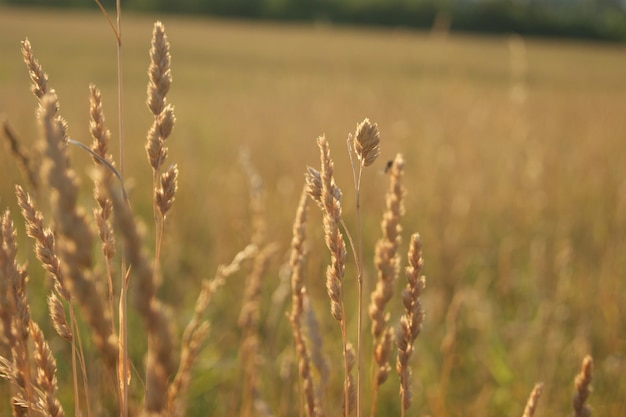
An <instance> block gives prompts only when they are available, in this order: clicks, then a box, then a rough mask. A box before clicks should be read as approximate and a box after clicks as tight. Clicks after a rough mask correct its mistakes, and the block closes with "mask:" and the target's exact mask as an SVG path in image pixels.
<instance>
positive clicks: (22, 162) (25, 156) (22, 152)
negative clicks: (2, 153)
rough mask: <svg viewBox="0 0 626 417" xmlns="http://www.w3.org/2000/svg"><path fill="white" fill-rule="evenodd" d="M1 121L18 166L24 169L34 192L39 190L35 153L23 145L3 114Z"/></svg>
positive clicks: (23, 173)
mask: <svg viewBox="0 0 626 417" xmlns="http://www.w3.org/2000/svg"><path fill="white" fill-rule="evenodd" d="M0 123H1V124H2V131H3V132H4V136H5V137H6V139H7V141H8V143H9V147H10V149H11V153H12V154H13V157H14V158H15V160H16V161H17V166H18V168H19V169H20V171H22V175H24V177H25V178H26V180H27V181H28V185H29V186H30V187H31V188H32V190H33V191H34V192H38V190H39V178H38V177H37V172H36V170H35V161H34V158H33V155H32V154H31V152H30V151H29V150H27V149H26V148H25V147H24V146H22V144H21V141H20V140H19V138H18V135H17V134H16V133H15V131H14V130H13V129H12V128H11V126H10V125H9V122H8V120H6V119H5V118H4V117H3V116H2V115H0Z"/></svg>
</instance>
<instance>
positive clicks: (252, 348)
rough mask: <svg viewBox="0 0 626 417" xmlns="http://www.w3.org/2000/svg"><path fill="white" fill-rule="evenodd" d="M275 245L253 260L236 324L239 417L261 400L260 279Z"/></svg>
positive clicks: (259, 253) (271, 245) (249, 411)
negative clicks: (240, 334) (240, 374)
mask: <svg viewBox="0 0 626 417" xmlns="http://www.w3.org/2000/svg"><path fill="white" fill-rule="evenodd" d="M277 249H278V245H276V244H269V245H267V246H266V247H265V248H263V249H262V250H260V251H259V252H258V253H257V255H256V256H255V258H254V263H253V266H252V270H251V271H250V273H249V274H248V277H247V278H246V283H245V285H244V288H245V290H244V294H243V305H242V307H241V312H240V314H239V320H238V322H237V324H238V325H239V328H240V329H241V330H242V332H243V339H242V341H241V346H240V350H239V355H240V360H241V362H242V365H243V372H244V380H243V384H242V385H243V386H242V391H243V400H242V412H241V415H242V416H248V415H251V412H252V407H253V406H254V405H255V404H257V403H259V404H260V402H263V401H262V399H261V397H260V384H259V382H260V381H259V374H260V373H261V372H260V369H259V364H260V363H261V362H262V356H261V352H260V338H259V317H260V314H261V279H262V278H263V276H264V275H265V272H266V270H267V266H268V264H269V261H270V260H271V258H272V256H273V255H274V254H275V253H276V251H277Z"/></svg>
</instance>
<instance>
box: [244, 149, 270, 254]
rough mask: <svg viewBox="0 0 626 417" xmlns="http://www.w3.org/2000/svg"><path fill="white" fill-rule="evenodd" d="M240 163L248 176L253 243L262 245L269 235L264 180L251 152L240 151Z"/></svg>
mask: <svg viewBox="0 0 626 417" xmlns="http://www.w3.org/2000/svg"><path fill="white" fill-rule="evenodd" d="M239 163H240V164H241V167H242V169H243V171H244V172H245V174H246V177H247V178H248V189H249V194H250V204H249V205H250V218H251V222H252V238H251V240H250V241H251V243H252V244H254V245H257V246H258V247H261V246H262V245H263V244H264V243H265V240H266V236H267V221H266V218H265V201H264V200H265V192H264V188H263V180H262V179H261V176H260V175H259V173H258V172H257V170H256V168H255V167H254V165H253V164H252V161H251V160H250V153H249V151H248V150H246V149H244V150H242V151H241V152H240V153H239Z"/></svg>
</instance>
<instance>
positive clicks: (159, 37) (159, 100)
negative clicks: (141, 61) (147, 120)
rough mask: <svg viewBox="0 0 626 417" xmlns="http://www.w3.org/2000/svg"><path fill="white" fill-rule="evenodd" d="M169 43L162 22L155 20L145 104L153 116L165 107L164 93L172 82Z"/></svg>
mask: <svg viewBox="0 0 626 417" xmlns="http://www.w3.org/2000/svg"><path fill="white" fill-rule="evenodd" d="M169 49H170V45H169V42H168V41H167V35H166V34H165V27H164V26H163V23H161V22H156V23H155V24H154V29H153V31H152V47H151V48H150V67H149V68H148V77H149V82H148V101H147V105H148V108H149V109H150V111H151V112H152V114H153V115H154V116H158V115H159V114H160V113H161V112H162V111H163V108H164V107H165V95H166V94H167V92H168V91H169V89H170V84H171V83H172V73H171V69H170V51H169Z"/></svg>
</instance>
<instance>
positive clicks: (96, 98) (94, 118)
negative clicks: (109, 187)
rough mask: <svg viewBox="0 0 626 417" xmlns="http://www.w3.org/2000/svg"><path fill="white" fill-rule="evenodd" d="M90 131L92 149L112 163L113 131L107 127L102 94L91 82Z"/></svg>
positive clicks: (97, 162)
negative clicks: (110, 143)
mask: <svg viewBox="0 0 626 417" xmlns="http://www.w3.org/2000/svg"><path fill="white" fill-rule="evenodd" d="M89 133H91V137H92V138H93V142H92V144H91V150H92V151H93V152H94V153H95V154H96V155H98V156H99V157H100V158H102V159H104V160H106V161H107V162H110V163H112V160H111V157H110V155H108V152H109V142H110V139H111V132H110V131H109V130H108V129H107V128H106V127H105V124H104V112H103V110H102V95H101V94H100V90H98V88H97V87H96V86H95V85H94V84H89ZM93 160H94V162H95V163H96V165H100V164H101V162H100V161H99V160H98V159H96V158H93ZM107 172H109V174H108V175H111V173H110V171H108V170H107Z"/></svg>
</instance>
